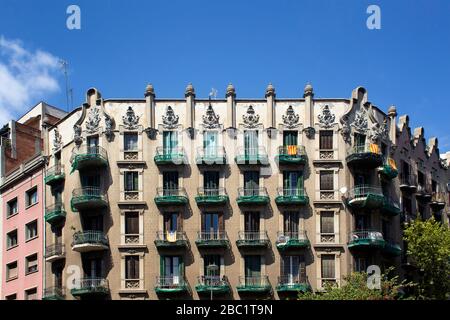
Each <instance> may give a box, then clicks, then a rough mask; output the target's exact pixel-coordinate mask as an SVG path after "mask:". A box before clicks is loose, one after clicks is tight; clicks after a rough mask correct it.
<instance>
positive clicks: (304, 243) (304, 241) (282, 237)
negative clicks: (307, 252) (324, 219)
mask: <svg viewBox="0 0 450 320" xmlns="http://www.w3.org/2000/svg"><path fill="white" fill-rule="evenodd" d="M276 246H277V248H278V249H279V250H281V251H284V250H295V249H303V248H308V247H309V246H310V241H309V239H308V236H307V234H306V230H299V231H279V232H278V233H277V241H276Z"/></svg>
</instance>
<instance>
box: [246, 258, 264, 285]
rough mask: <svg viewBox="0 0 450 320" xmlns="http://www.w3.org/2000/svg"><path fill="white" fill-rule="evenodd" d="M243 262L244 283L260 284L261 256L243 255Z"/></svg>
mask: <svg viewBox="0 0 450 320" xmlns="http://www.w3.org/2000/svg"><path fill="white" fill-rule="evenodd" d="M244 262H245V285H250V286H251V285H253V284H256V285H260V284H261V283H260V281H261V256H259V255H258V256H257V255H251V256H250V255H248V256H244Z"/></svg>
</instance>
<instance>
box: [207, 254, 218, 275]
mask: <svg viewBox="0 0 450 320" xmlns="http://www.w3.org/2000/svg"><path fill="white" fill-rule="evenodd" d="M220 260H221V257H220V255H218V254H208V255H204V256H203V275H204V276H207V277H219V276H220V265H221V263H220Z"/></svg>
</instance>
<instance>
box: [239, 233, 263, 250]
mask: <svg viewBox="0 0 450 320" xmlns="http://www.w3.org/2000/svg"><path fill="white" fill-rule="evenodd" d="M269 243H270V241H269V236H268V235H267V231H257V232H249V231H239V233H238V240H236V245H237V247H238V248H266V247H268V246H269Z"/></svg>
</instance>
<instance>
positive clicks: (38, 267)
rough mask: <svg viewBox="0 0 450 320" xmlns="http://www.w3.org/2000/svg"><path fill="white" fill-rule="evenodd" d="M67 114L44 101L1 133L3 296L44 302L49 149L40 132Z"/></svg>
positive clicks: (0, 189)
mask: <svg viewBox="0 0 450 320" xmlns="http://www.w3.org/2000/svg"><path fill="white" fill-rule="evenodd" d="M65 114H66V113H65V112H63V111H61V110H59V109H56V108H54V107H51V106H49V105H47V104H45V103H42V102H41V103H39V104H38V105H37V106H35V107H34V108H32V109H31V110H30V111H29V112H28V113H27V114H26V115H24V116H23V117H22V118H20V119H19V120H18V121H10V122H9V124H8V125H6V126H5V127H4V128H3V129H2V130H1V133H0V135H1V160H0V172H1V177H0V178H1V183H0V193H1V201H2V207H1V208H2V210H1V211H2V213H3V214H2V217H1V219H0V220H1V235H2V237H1V240H2V242H1V243H2V251H1V279H2V280H1V287H2V290H1V298H2V299H10V300H15V299H20V300H23V299H39V298H40V297H41V294H42V288H43V275H44V272H43V268H44V264H43V263H42V262H43V244H44V243H45V242H44V235H45V232H44V230H45V228H44V222H43V213H44V202H45V188H44V183H43V179H44V170H45V156H44V154H45V150H44V149H43V147H44V141H43V136H44V135H43V133H42V132H41V128H42V127H43V126H44V127H45V126H48V125H53V124H54V123H55V122H56V121H58V120H59V119H61V117H62V116H64V115H65Z"/></svg>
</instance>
